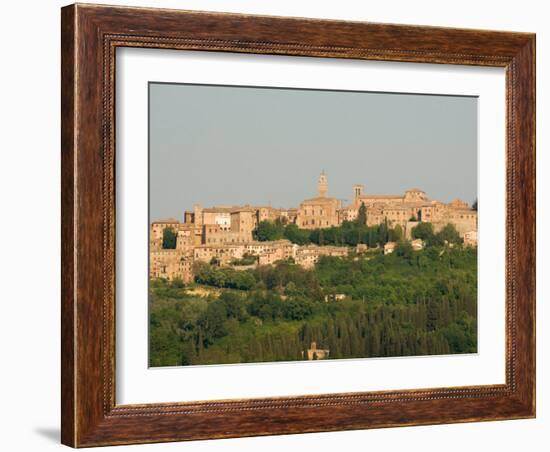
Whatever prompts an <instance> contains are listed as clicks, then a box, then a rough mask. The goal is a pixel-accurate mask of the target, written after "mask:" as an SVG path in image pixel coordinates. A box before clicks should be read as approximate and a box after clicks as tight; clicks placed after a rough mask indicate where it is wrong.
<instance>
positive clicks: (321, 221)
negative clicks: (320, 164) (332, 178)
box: [296, 171, 341, 229]
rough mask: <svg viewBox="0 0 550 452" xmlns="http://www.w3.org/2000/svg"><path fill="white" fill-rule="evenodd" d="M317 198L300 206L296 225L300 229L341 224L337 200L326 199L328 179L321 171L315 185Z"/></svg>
mask: <svg viewBox="0 0 550 452" xmlns="http://www.w3.org/2000/svg"><path fill="white" fill-rule="evenodd" d="M317 189H318V192H319V196H317V197H315V198H310V199H306V200H305V201H303V202H302V203H301V204H300V208H299V209H298V216H297V220H296V224H297V225H298V226H299V227H300V228H302V229H317V228H329V227H331V226H337V225H338V224H340V223H341V221H340V215H339V210H340V207H341V203H340V201H339V200H338V199H335V198H330V197H328V178H327V176H326V174H325V172H324V171H323V172H322V173H321V175H320V176H319V181H318V184H317Z"/></svg>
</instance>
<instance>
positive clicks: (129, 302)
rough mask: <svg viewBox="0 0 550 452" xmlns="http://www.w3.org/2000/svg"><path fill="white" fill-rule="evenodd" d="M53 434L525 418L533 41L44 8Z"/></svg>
mask: <svg viewBox="0 0 550 452" xmlns="http://www.w3.org/2000/svg"><path fill="white" fill-rule="evenodd" d="M61 32H62V150H61V154H62V382H61V383H62V442H63V443H64V444H66V445H70V446H73V447H86V446H100V445H114V444H132V443H148V442H162V441H179V440H192V439H212V438H226V437H237V436H254V435H274V434H284V433H301V432H320V431H334V430H348V429H364V428H377V427H391V426H404V425H424V424H439V423H451V422H469V421H485V420H503V419H520V418H530V417H534V416H535V36H534V35H533V34H528V33H512V32H496V31H481V30H465V29H448V28H436V27H420V26H408V25H387V24H374V23H360V22H339V21H326V20H313V19H299V18H280V17H264V16H247V15H238V14H219V13H207V12H190V11H177V10H161V9H146V8H145V9H144V8H126V7H109V6H95V5H79V4H76V5H71V6H67V7H65V8H63V9H62V30H61Z"/></svg>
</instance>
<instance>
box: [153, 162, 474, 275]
mask: <svg viewBox="0 0 550 452" xmlns="http://www.w3.org/2000/svg"><path fill="white" fill-rule="evenodd" d="M317 188H318V196H317V197H314V198H311V199H306V200H304V201H303V202H302V203H301V204H300V205H299V207H297V208H274V207H271V206H251V205H245V206H217V207H208V208H205V207H201V206H198V205H197V206H195V207H194V209H193V211H186V212H185V213H184V218H183V222H180V221H178V220H176V219H167V220H158V221H154V222H153V223H152V224H151V226H150V236H149V238H150V268H149V272H150V277H151V278H153V279H155V278H165V279H169V280H174V279H181V280H182V281H183V282H186V283H189V282H192V281H193V279H194V267H195V264H196V263H200V262H204V263H215V264H217V265H220V266H233V267H234V268H236V269H243V270H244V269H247V268H251V267H254V266H257V265H270V264H273V263H275V262H277V261H282V260H292V261H293V262H295V263H296V264H298V265H300V266H302V267H304V268H311V267H313V266H314V265H315V264H316V263H317V262H318V261H319V258H320V257H321V256H338V257H344V256H347V255H348V254H349V253H350V250H351V248H350V246H348V245H345V246H335V245H323V244H322V243H320V244H312V243H306V244H302V245H300V244H297V243H294V242H293V241H291V240H288V239H277V240H266V239H264V240H258V237H257V236H258V234H257V231H258V228H259V226H261V225H265V224H267V223H272V224H278V225H295V228H297V229H298V230H300V231H314V230H328V229H329V228H334V227H338V226H341V225H345V224H347V223H349V222H358V221H360V222H363V224H365V225H366V226H367V227H374V226H380V225H385V227H386V228H392V229H394V230H398V231H399V235H400V236H401V237H402V240H404V241H409V242H410V243H411V246H412V248H413V249H415V250H418V249H422V247H423V245H424V244H423V241H422V240H420V239H415V237H414V234H413V229H414V228H416V227H417V226H418V225H420V224H421V223H430V224H431V225H433V229H434V231H435V232H437V231H440V230H442V229H443V228H445V227H446V226H447V225H452V226H453V227H454V229H455V230H456V232H457V233H458V234H459V236H460V237H461V239H462V241H463V243H464V246H477V211H476V210H474V209H473V208H472V207H471V206H469V205H468V204H467V203H466V202H464V201H461V200H459V199H456V200H454V201H452V202H450V203H443V202H440V201H436V200H430V199H429V198H428V197H427V196H426V193H425V192H424V191H422V190H420V189H410V190H407V191H406V192H405V193H403V194H401V195H373V194H368V193H365V192H364V186H363V185H354V186H353V200H352V202H351V203H350V204H349V205H347V206H344V205H343V204H342V201H341V200H339V199H336V198H333V197H330V196H329V193H328V177H327V175H326V174H325V173H324V172H323V173H321V175H320V176H319V179H318V184H317ZM167 234H168V235H171V236H172V239H173V240H172V242H173V243H171V244H170V246H166V242H167V240H166V236H167ZM255 237H256V239H255ZM395 247H396V243H395V242H394V241H391V240H389V241H386V242H385V243H384V244H383V249H384V252H385V253H386V254H387V253H391V252H393V250H394V249H395ZM366 250H367V245H366V244H364V243H358V244H357V246H356V249H355V251H356V252H365V251H366Z"/></svg>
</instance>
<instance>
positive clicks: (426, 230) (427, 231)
mask: <svg viewBox="0 0 550 452" xmlns="http://www.w3.org/2000/svg"><path fill="white" fill-rule="evenodd" d="M411 235H412V237H413V238H415V239H421V240H423V241H424V242H426V244H427V245H433V244H434V242H435V232H434V226H433V224H432V223H427V222H424V223H419V224H417V225H416V226H415V227H414V228H412V231H411Z"/></svg>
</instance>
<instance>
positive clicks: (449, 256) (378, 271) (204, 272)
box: [149, 225, 477, 366]
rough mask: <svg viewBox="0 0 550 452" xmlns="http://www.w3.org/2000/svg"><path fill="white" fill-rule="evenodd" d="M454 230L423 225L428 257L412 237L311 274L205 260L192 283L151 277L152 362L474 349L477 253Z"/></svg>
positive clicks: (287, 265)
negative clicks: (315, 351)
mask: <svg viewBox="0 0 550 452" xmlns="http://www.w3.org/2000/svg"><path fill="white" fill-rule="evenodd" d="M348 227H349V226H348ZM283 228H284V229H286V228H287V226H284V227H283ZM340 228H341V229H343V228H344V227H340ZM362 228H367V227H366V226H362ZM331 229H333V228H331ZM350 229H353V228H350ZM367 229H369V228H367ZM324 232H326V230H325V231H324ZM355 232H357V231H355ZM377 233H378V231H377ZM388 233H389V232H388ZM455 233H456V231H452V230H447V231H441V232H440V233H439V234H434V233H433V228H431V225H429V226H423V227H422V228H420V230H417V231H415V234H416V236H422V238H423V239H424V240H425V241H426V243H427V245H428V246H427V247H426V248H425V249H424V250H422V251H412V249H411V248H410V244H408V242H406V241H405V242H401V243H400V244H399V246H398V248H397V250H396V251H395V252H394V253H392V254H389V255H383V254H382V253H381V252H380V250H379V249H376V250H373V251H371V252H369V253H366V254H364V255H355V254H353V253H352V254H351V255H350V256H349V257H348V258H334V257H323V258H321V259H320V261H319V263H318V264H317V265H316V267H315V268H314V269H311V270H306V269H303V268H302V267H300V266H298V265H295V264H293V263H292V262H279V263H277V264H276V265H273V266H260V267H256V268H254V269H246V270H238V269H237V268H231V267H219V266H217V265H210V264H200V265H197V267H196V269H195V274H196V282H195V283H194V284H193V285H191V287H185V286H184V284H183V283H182V282H181V281H173V282H168V281H164V280H153V281H151V283H150V301H149V303H150V306H149V309H150V365H151V366H174V365H187V364H214V363H243V362H260V361H289V360H300V359H304V358H303V353H302V352H303V351H305V350H307V349H308V348H309V347H310V344H311V342H316V343H317V344H318V347H319V348H325V349H329V350H330V355H329V358H330V359H338V358H359V357H361V358H362V357H383V356H407V355H426V354H447V353H470V352H475V351H476V350H477V341H476V338H477V328H476V326H477V316H476V312H477V250H476V249H475V248H463V247H462V246H460V244H459V241H460V239H459V238H458V236H457V235H456V236H455V235H454V234H455ZM318 234H319V233H318V232H317V236H318ZM373 234H374V231H373V232H372V233H371V236H372V235H373ZM323 235H324V236H325V237H327V236H328V237H329V238H330V237H331V235H330V233H328V234H325V233H323ZM311 236H315V234H313V233H310V237H311ZM365 237H367V239H366V240H368V234H367V235H366V236H365ZM329 238H327V240H329ZM449 239H450V240H449ZM310 241H311V240H310ZM453 241H455V242H456V244H455V246H451V244H453V243H454V242H453ZM329 243H330V242H329ZM356 243H357V242H356ZM359 243H364V242H359ZM197 291H200V296H199V294H197ZM335 294H344V295H345V299H344V300H341V301H333V296H334V295H335ZM326 300H328V301H326Z"/></svg>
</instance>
